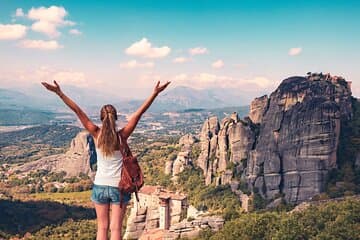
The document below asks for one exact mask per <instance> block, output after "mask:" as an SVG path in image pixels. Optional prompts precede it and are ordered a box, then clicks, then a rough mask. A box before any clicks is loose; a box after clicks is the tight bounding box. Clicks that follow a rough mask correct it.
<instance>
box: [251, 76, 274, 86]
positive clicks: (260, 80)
mask: <svg viewBox="0 0 360 240" xmlns="http://www.w3.org/2000/svg"><path fill="white" fill-rule="evenodd" d="M245 82H246V83H250V84H255V85H257V86H259V87H260V88H268V87H271V86H273V85H274V82H272V81H270V80H269V79H268V78H265V77H255V78H252V79H247V80H245Z"/></svg>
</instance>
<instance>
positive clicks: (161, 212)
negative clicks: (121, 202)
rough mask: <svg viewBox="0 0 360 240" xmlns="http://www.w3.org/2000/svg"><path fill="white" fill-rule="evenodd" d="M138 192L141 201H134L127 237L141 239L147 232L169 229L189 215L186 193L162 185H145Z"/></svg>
mask: <svg viewBox="0 0 360 240" xmlns="http://www.w3.org/2000/svg"><path fill="white" fill-rule="evenodd" d="M138 194H139V202H137V201H134V206H133V207H132V208H131V211H130V216H129V219H128V221H127V222H128V224H127V227H126V232H125V236H124V237H125V239H133V238H135V239H139V238H140V237H141V236H142V235H146V234H147V233H152V232H154V231H155V232H159V231H160V230H168V229H169V228H170V227H171V226H172V225H174V224H176V223H179V222H181V221H182V220H183V219H185V218H186V217H187V210H188V203H187V196H186V195H184V194H180V193H177V192H172V191H169V190H166V189H164V188H162V187H161V186H144V187H142V188H141V189H140V191H139V193H138ZM158 230H159V231H158ZM160 232H162V231H160Z"/></svg>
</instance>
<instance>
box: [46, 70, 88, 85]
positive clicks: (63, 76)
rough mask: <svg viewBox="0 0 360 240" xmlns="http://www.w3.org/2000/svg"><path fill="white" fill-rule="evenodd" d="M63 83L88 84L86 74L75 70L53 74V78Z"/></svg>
mask: <svg viewBox="0 0 360 240" xmlns="http://www.w3.org/2000/svg"><path fill="white" fill-rule="evenodd" d="M51 79H54V80H56V81H59V83H61V84H68V85H75V86H87V82H86V79H85V74H84V73H83V72H75V71H59V72H55V73H53V74H52V78H51Z"/></svg>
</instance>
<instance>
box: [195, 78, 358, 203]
mask: <svg viewBox="0 0 360 240" xmlns="http://www.w3.org/2000/svg"><path fill="white" fill-rule="evenodd" d="M351 116H352V106H351V88H350V82H347V81H345V80H344V79H343V78H341V77H332V76H330V75H328V74H327V75H323V74H308V76H307V77H290V78H288V79H285V80H284V81H283V82H282V83H281V84H280V86H279V87H278V88H277V89H276V90H275V91H274V92H273V93H272V94H271V95H270V96H262V97H260V98H256V99H255V100H254V101H253V102H252V103H251V106H250V113H249V117H246V118H245V119H244V120H239V119H238V117H237V115H236V114H233V115H232V116H231V117H228V118H225V119H223V120H222V121H221V122H219V121H218V119H217V118H216V117H211V118H209V119H207V120H206V121H205V123H204V124H203V127H202V130H201V133H200V145H201V153H200V156H199V158H198V159H197V161H196V164H197V165H198V166H199V167H200V168H202V170H203V171H204V175H205V177H206V180H205V181H206V184H210V183H212V182H216V183H217V184H226V183H233V182H234V181H235V180H237V181H244V182H246V183H247V184H248V187H249V189H250V190H252V191H256V192H259V193H260V194H261V195H262V197H264V198H266V199H275V198H278V197H280V196H282V197H284V199H285V200H286V201H287V202H293V203H297V202H301V201H304V200H307V199H309V198H311V197H313V196H314V195H317V194H319V193H321V192H322V191H323V190H324V184H325V179H326V174H327V172H328V170H330V169H332V168H336V167H337V157H336V153H337V148H338V142H339V134H340V127H341V123H342V121H347V120H349V119H350V118H351Z"/></svg>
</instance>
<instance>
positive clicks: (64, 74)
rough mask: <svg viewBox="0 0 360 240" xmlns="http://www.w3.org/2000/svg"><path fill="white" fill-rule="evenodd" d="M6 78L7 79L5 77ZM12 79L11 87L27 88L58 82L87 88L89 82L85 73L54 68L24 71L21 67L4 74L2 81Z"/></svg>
mask: <svg viewBox="0 0 360 240" xmlns="http://www.w3.org/2000/svg"><path fill="white" fill-rule="evenodd" d="M4 76H5V77H4ZM4 79H5V80H6V79H11V82H9V86H26V85H32V84H34V83H35V84H38V83H40V82H43V81H46V82H52V81H53V80H56V81H57V82H58V83H59V84H66V85H75V86H80V87H85V86H88V85H89V81H88V79H87V77H86V75H85V73H83V72H80V71H74V70H72V69H59V68H55V67H52V66H40V67H36V68H34V69H22V68H21V66H20V67H18V68H16V69H13V70H8V71H7V72H5V74H4V72H2V73H1V75H0V81H3V80H4Z"/></svg>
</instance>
